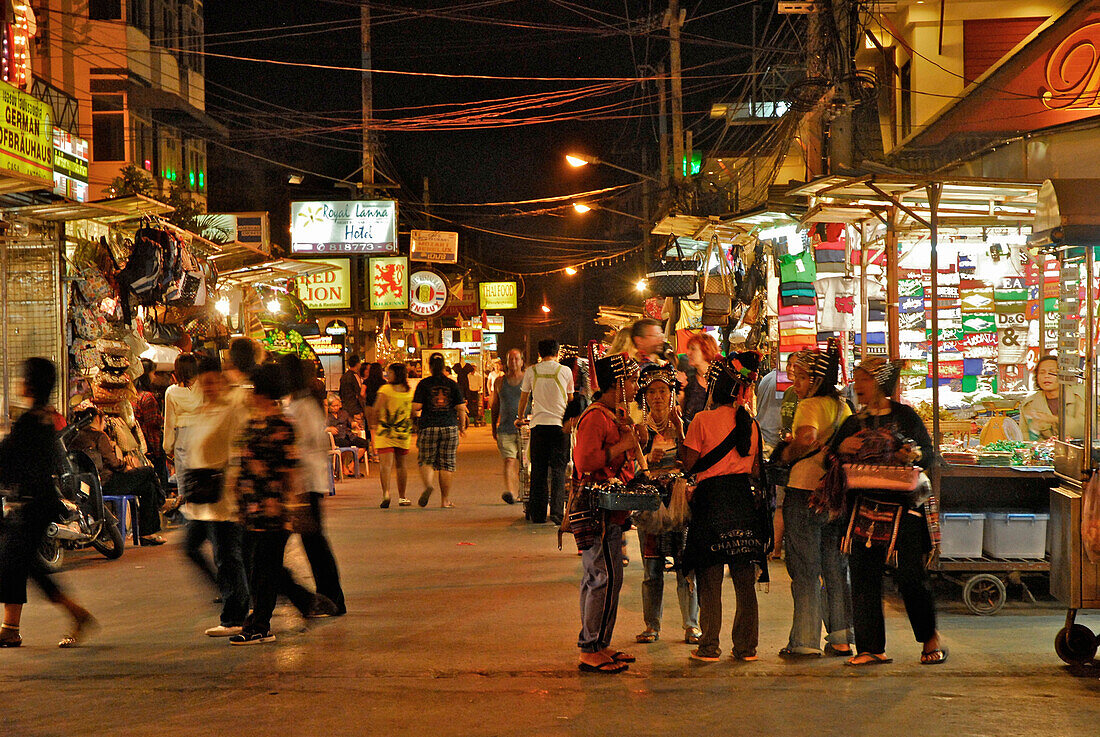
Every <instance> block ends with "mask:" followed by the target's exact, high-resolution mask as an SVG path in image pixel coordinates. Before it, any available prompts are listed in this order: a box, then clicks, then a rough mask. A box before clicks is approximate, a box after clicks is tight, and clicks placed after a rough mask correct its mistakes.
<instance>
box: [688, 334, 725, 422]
mask: <svg viewBox="0 0 1100 737" xmlns="http://www.w3.org/2000/svg"><path fill="white" fill-rule="evenodd" d="M687 357H688V363H689V364H690V366H691V368H692V369H693V370H694V371H695V375H694V376H693V377H691V378H689V379H688V381H687V385H686V386H685V387H684V393H683V399H682V400H681V408H682V409H681V414H683V416H684V422H686V423H687V424H688V425H690V424H691V420H692V419H693V418H694V417H695V415H696V414H698V413H699V412H702V411H703V410H704V409H706V407H707V375H708V374H709V373H710V365H711V364H712V363H714V361H715V360H717V359H719V358H721V357H722V354H721V353H719V352H718V343H717V342H715V340H714V338H712V337H711V336H709V335H707V334H706V333H696V334H695V335H693V336H691V338H690V339H689V340H688V343H687Z"/></svg>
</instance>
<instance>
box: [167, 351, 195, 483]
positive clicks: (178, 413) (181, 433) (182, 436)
mask: <svg viewBox="0 0 1100 737" xmlns="http://www.w3.org/2000/svg"><path fill="white" fill-rule="evenodd" d="M173 368H174V371H173V376H174V378H175V383H174V384H173V385H172V386H170V387H168V389H167V390H165V392H164V438H163V440H162V446H163V448H164V452H165V453H166V454H167V456H168V458H170V459H171V460H172V465H173V466H174V467H175V469H176V488H177V489H182V488H183V486H184V476H185V475H186V473H187V467H188V466H187V464H188V463H189V461H188V451H189V449H190V445H191V443H190V438H189V435H190V431H191V424H192V423H193V422H194V421H195V419H196V418H197V417H198V412H199V407H200V406H202V392H201V391H200V390H199V387H198V386H197V385H196V384H195V379H196V378H197V377H198V374H199V360H198V358H197V357H196V356H195V355H194V354H193V353H182V354H180V355H179V356H176V362H175V365H174V367H173Z"/></svg>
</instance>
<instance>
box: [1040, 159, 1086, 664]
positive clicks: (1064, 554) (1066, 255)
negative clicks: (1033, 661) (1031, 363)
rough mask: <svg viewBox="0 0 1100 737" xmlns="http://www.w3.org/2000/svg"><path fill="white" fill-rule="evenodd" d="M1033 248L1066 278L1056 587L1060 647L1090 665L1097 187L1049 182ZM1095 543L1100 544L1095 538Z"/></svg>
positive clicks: (1053, 505) (1061, 305)
mask: <svg viewBox="0 0 1100 737" xmlns="http://www.w3.org/2000/svg"><path fill="white" fill-rule="evenodd" d="M1031 244H1032V245H1033V246H1034V247H1035V248H1037V249H1040V250H1043V251H1045V252H1047V253H1050V254H1051V255H1052V256H1053V257H1054V258H1055V259H1056V262H1057V265H1058V273H1059V288H1060V293H1059V297H1058V314H1057V338H1058V346H1057V347H1058V372H1057V377H1058V384H1059V390H1060V391H1059V401H1058V404H1057V410H1058V412H1057V417H1058V434H1057V437H1056V439H1055V441H1054V443H1055V453H1054V470H1055V473H1056V475H1057V485H1056V486H1055V487H1054V488H1053V489H1052V490H1051V493H1050V513H1051V523H1050V524H1051V580H1050V590H1051V593H1052V594H1054V596H1055V597H1056V598H1057V599H1058V600H1059V601H1061V602H1062V603H1064V604H1065V605H1066V606H1067V608H1068V611H1067V613H1066V624H1065V627H1063V628H1062V629H1061V630H1060V631H1059V632H1058V634H1057V636H1056V638H1055V641H1054V649H1055V652H1057V654H1058V657H1060V658H1061V659H1062V660H1063V661H1065V662H1067V663H1071V664H1084V663H1089V662H1091V661H1092V660H1093V658H1094V657H1095V656H1096V650H1097V644H1098V642H1100V639H1098V638H1097V636H1096V635H1095V634H1094V633H1093V630H1092V629H1089V628H1088V627H1087V626H1085V625H1084V624H1081V623H1080V622H1078V621H1077V616H1078V614H1079V613H1080V612H1081V611H1082V610H1089V609H1093V610H1096V609H1100V556H1095V555H1094V556H1093V557H1091V558H1090V556H1089V551H1087V550H1086V545H1085V541H1084V540H1083V531H1084V529H1083V527H1084V525H1086V524H1089V523H1090V522H1091V524H1094V525H1095V523H1096V520H1095V519H1092V520H1091V521H1090V520H1089V519H1086V518H1085V517H1086V515H1087V512H1086V510H1085V509H1084V506H1085V505H1084V501H1085V499H1086V497H1087V496H1089V495H1090V494H1092V495H1095V494H1098V493H1100V475H1098V474H1097V468H1098V466H1100V423H1098V421H1097V420H1098V418H1097V411H1096V404H1097V402H1096V400H1097V397H1098V396H1100V395H1098V392H1097V390H1098V384H1097V382H1098V380H1100V371H1098V368H1100V367H1098V366H1097V352H1096V343H1097V330H1098V329H1100V321H1098V319H1097V285H1098V283H1100V271H1098V268H1097V255H1098V254H1097V250H1098V249H1100V212H1098V211H1097V208H1096V204H1095V199H1094V197H1093V191H1092V188H1091V187H1090V186H1089V184H1088V183H1086V182H1079V181H1074V180H1061V181H1055V182H1051V181H1047V182H1044V183H1043V188H1042V189H1041V190H1040V192H1039V209H1038V212H1037V214H1036V218H1035V228H1034V232H1033V233H1032V237H1031ZM1075 406H1076V407H1082V406H1083V407H1084V408H1085V411H1084V412H1081V413H1080V414H1081V418H1080V419H1081V422H1080V423H1074V422H1072V417H1071V414H1072V413H1073V411H1074V407H1075ZM1094 542H1095V541H1094Z"/></svg>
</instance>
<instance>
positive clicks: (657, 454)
mask: <svg viewBox="0 0 1100 737" xmlns="http://www.w3.org/2000/svg"><path fill="white" fill-rule="evenodd" d="M679 385H680V382H678V381H677V380H676V374H675V372H674V371H673V369H672V367H670V366H654V365H650V366H646V367H645V368H644V369H642V372H641V374H640V375H639V378H638V394H637V396H636V398H635V401H637V402H638V404H639V405H640V406H641V408H642V417H643V424H642V428H643V431H644V432H643V437H644V438H645V440H644V441H643V443H642V452H643V453H645V454H646V465H647V467H648V468H649V477H650V478H651V479H652V480H654V481H655V482H656V483H657V484H658V485H659V486H660V487H661V488H662V490H663V492H664V493H662V496H666V495H668V496H671V493H672V492H674V489H673V488H672V487H673V486H674V485H675V484H677V483H679V484H683V483H684V482H683V480H682V479H681V480H679V481H676V480H673V475H674V474H675V475H676V477H677V478H679V473H678V472H679V471H681V470H682V467H681V464H680V459H679V453H680V450H681V445H682V444H683V442H684V425H683V422H681V420H680V413H679V408H678V407H676V404H675V401H676V400H675V397H676V393H677V390H678V389H679ZM684 531H685V528H684V527H683V526H677V527H674V528H672V529H661V530H659V531H646V530H643V525H642V523H641V522H639V523H638V544H639V547H640V553H641V556H642V618H643V620H644V621H645V630H643V631H642V633H641V634H639V635H638V636H637V637H636V638H635V639H636V640H637V641H638V642H641V643H651V642H656V641H657V640H659V639H660V637H661V614H662V608H663V603H664V591H665V570H666V562H667V561H668V559H669V558H671V559H672V560H673V561H674V562H675V563H676V566H675V570H676V598H677V600H678V602H679V604H680V619H681V623H682V625H683V629H684V642H686V643H688V644H692V645H694V644H697V643H698V642H699V635H700V630H699V599H698V597H697V596H696V588H695V579H694V576H692V575H691V574H690V573H687V572H685V571H684V570H683V568H682V567H681V566H680V565H679V563H680V562H681V560H682V558H683V552H684V551H683V541H684Z"/></svg>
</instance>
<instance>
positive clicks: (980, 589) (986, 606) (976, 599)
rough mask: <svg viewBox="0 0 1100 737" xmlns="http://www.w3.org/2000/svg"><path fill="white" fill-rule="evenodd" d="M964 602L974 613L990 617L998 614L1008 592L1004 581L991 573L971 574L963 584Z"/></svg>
mask: <svg viewBox="0 0 1100 737" xmlns="http://www.w3.org/2000/svg"><path fill="white" fill-rule="evenodd" d="M962 598H963V603H964V604H966V608H967V609H969V610H970V611H971V612H972V613H973V614H977V615H980V616H983V617H988V616H989V615H991V614H996V613H997V612H999V611H1000V610H1001V607H1003V606H1004V604H1005V599H1007V598H1008V592H1006V591H1005V585H1004V582H1003V581H1002V580H1001V579H999V578H997V577H996V576H994V575H993V574H991V573H979V574H978V575H976V576H971V577H970V578H969V579H967V581H966V585H965V586H963V593H962Z"/></svg>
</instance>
